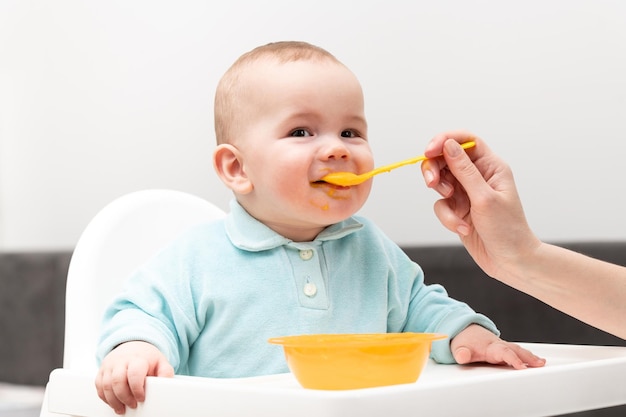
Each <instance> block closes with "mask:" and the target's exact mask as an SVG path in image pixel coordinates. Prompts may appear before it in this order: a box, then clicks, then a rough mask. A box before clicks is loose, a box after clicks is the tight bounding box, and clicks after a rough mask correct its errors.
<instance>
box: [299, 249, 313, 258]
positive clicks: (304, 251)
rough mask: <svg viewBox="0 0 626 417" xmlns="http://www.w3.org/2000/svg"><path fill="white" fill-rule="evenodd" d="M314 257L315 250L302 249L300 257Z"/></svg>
mask: <svg viewBox="0 0 626 417" xmlns="http://www.w3.org/2000/svg"><path fill="white" fill-rule="evenodd" d="M312 257H313V250H311V249H302V250H301V251H300V259H302V260H303V261H308V260H309V259H311V258H312Z"/></svg>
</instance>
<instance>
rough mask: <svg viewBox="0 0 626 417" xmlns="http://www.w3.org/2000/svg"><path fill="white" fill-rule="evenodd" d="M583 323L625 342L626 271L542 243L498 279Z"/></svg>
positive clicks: (622, 268)
mask: <svg viewBox="0 0 626 417" xmlns="http://www.w3.org/2000/svg"><path fill="white" fill-rule="evenodd" d="M498 278H499V279H500V280H501V281H502V282H504V283H506V284H508V285H510V286H512V287H514V288H517V289H518V290H521V291H523V292H525V293H527V294H530V295H532V296H533V297H535V298H537V299H539V300H541V301H543V302H545V303H546V304H549V305H550V306H552V307H554V308H556V309H559V310H561V311H563V312H565V313H567V314H569V315H571V316H573V317H575V318H577V319H579V320H581V321H583V322H585V323H588V324H590V325H592V326H594V327H597V328H599V329H602V330H604V331H606V332H609V333H612V334H614V335H616V336H618V337H621V338H623V339H626V268H625V267H622V266H618V265H615V264H611V263H607V262H604V261H600V260H598V259H594V258H590V257H588V256H585V255H582V254H580V253H577V252H574V251H571V250H568V249H565V248H562V247H558V246H555V245H550V244H547V243H542V244H541V245H540V246H539V247H538V248H537V250H536V251H535V252H534V253H533V254H532V255H531V256H529V257H527V258H525V259H523V260H521V262H520V263H519V264H518V265H517V266H516V267H515V268H512V270H511V271H509V272H508V273H505V274H503V276H502V277H498Z"/></svg>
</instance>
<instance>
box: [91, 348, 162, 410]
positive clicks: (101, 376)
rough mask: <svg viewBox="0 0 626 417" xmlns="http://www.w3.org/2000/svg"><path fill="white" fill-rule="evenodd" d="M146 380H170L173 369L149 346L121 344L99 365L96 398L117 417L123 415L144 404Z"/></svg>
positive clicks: (157, 351) (158, 352) (159, 353)
mask: <svg viewBox="0 0 626 417" xmlns="http://www.w3.org/2000/svg"><path fill="white" fill-rule="evenodd" d="M146 376H165V377H172V376H174V368H172V366H171V365H170V363H169V362H168V361H167V359H166V358H165V356H164V355H163V354H162V353H161V352H160V351H159V350H158V349H157V348H156V347H155V346H154V345H151V344H150V343H146V342H126V343H122V344H121V345H119V346H118V347H116V348H115V349H113V350H112V351H111V352H109V354H108V355H107V356H106V357H105V358H104V360H103V361H102V365H101V366H100V370H99V371H98V375H97V376H96V388H97V390H98V396H99V397H100V398H101V399H102V401H104V402H105V403H107V404H109V405H110V406H111V408H113V410H115V413H116V414H124V413H125V412H126V406H128V407H130V408H136V407H137V403H138V402H143V401H144V400H145V396H146V392H145V381H146Z"/></svg>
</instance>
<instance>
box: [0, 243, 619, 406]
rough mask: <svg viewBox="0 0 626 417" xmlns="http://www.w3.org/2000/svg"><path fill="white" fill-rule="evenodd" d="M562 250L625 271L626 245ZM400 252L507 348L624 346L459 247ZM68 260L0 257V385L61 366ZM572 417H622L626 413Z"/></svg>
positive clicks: (35, 379) (40, 380) (33, 378)
mask: <svg viewBox="0 0 626 417" xmlns="http://www.w3.org/2000/svg"><path fill="white" fill-rule="evenodd" d="M563 246H566V247H570V248H571V249H574V250H576V251H579V252H582V253H586V254H588V255H590V256H593V257H596V258H600V259H605V260H607V261H610V262H614V263H617V264H621V265H625V266H626V242H584V243H574V244H563ZM403 249H404V250H405V252H406V253H407V254H408V255H409V256H410V257H411V258H412V259H414V260H415V261H417V262H418V263H419V264H420V265H421V266H422V268H423V269H424V272H425V274H426V281H427V283H440V284H442V285H444V286H445V287H446V289H447V290H448V292H449V293H450V295H451V296H452V297H454V298H457V299H459V300H463V301H465V302H467V303H468V304H469V305H471V306H472V307H473V308H474V309H475V310H477V311H479V312H481V313H484V314H486V315H487V316H489V317H490V318H492V319H493V320H494V321H495V322H496V324H497V325H498V327H499V328H500V330H501V331H502V336H503V338H505V339H507V340H512V341H525V342H546V343H568V344H590V345H618V346H626V341H624V340H621V339H619V338H617V337H614V336H611V335H609V334H606V333H604V332H602V331H600V330H597V329H595V328H593V327H591V326H588V325H586V324H584V323H581V322H579V321H578V320H575V319H573V318H571V317H569V316H567V315H565V314H563V313H561V312H559V311H557V310H555V309H553V308H551V307H549V306H547V305H545V304H543V303H541V302H539V301H537V300H535V299H533V298H532V297H529V296H527V295H525V294H523V293H520V292H518V291H516V290H514V289H512V288H509V287H507V286H506V285H503V284H501V283H499V282H497V281H495V280H493V279H490V278H488V277H487V276H486V275H485V274H484V273H483V272H482V271H481V270H480V269H479V268H478V267H477V266H476V265H475V264H474V262H473V260H472V259H471V258H470V257H469V255H468V254H467V253H466V251H465V249H464V248H463V247H461V246H431V247H406V248H403ZM70 258H71V253H70V252H53V253H43V252H40V253H4V254H0V382H8V383H15V384H26V385H34V386H43V385H45V383H46V382H47V380H48V375H49V373H50V371H51V370H52V369H54V368H58V367H61V366H62V362H63V328H64V299H65V277H66V274H67V269H68V265H69V261H70ZM590 279H593V277H590ZM625 319H626V318H625ZM522 397H523V395H522ZM575 415H576V416H596V417H601V416H607V417H608V416H623V415H626V406H624V407H614V408H610V409H604V410H596V411H592V412H585V413H578V414H575Z"/></svg>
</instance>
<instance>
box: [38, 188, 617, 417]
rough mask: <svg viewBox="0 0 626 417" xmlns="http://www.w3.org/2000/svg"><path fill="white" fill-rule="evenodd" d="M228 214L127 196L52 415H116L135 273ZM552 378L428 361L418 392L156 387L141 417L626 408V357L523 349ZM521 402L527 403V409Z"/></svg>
mask: <svg viewBox="0 0 626 417" xmlns="http://www.w3.org/2000/svg"><path fill="white" fill-rule="evenodd" d="M222 216H224V213H223V212H222V211H221V210H219V209H218V208H216V207H215V206H213V205H212V204H210V203H208V202H206V201H204V200H202V199H200V198H197V197H194V196H191V195H189V194H185V193H182V192H177V191H166V190H150V191H141V192H136V193H131V194H129V195H126V196H123V197H121V198H119V199H117V200H115V201H113V202H112V203H110V204H109V205H108V206H107V207H105V208H104V209H103V210H102V211H101V212H100V213H98V215H97V216H96V217H95V218H94V219H93V220H92V222H91V223H90V224H89V225H88V226H87V228H86V229H85V231H84V233H83V235H82V236H81V238H80V240H79V242H78V244H77V246H76V249H75V251H74V254H73V256H72V260H71V263H70V269H69V273H68V280H67V300H66V327H65V351H64V359H63V368H62V369H56V370H54V371H52V373H51V374H50V380H49V382H48V385H47V387H46V394H45V398H44V404H43V406H42V410H41V417H54V416H57V417H58V416H78V417H115V416H116V415H115V413H114V412H113V410H112V409H111V408H110V407H109V406H107V405H106V404H105V403H104V402H102V401H101V400H100V399H99V398H98V395H97V393H96V389H95V385H94V377H95V374H96V362H95V356H94V352H95V345H96V339H97V332H98V329H99V325H100V317H101V315H102V313H103V310H104V308H105V305H106V304H107V303H108V302H109V300H110V299H111V298H112V297H113V295H114V294H115V293H116V292H117V291H118V289H119V288H120V286H121V284H122V282H123V281H124V280H125V279H126V277H127V276H128V275H129V273H130V272H131V271H132V270H133V269H134V268H135V267H136V266H138V265H139V264H141V263H142V262H143V261H145V260H146V259H147V258H148V257H150V256H151V255H152V254H153V253H154V252H156V251H157V250H158V249H159V248H161V247H162V246H164V245H165V244H166V243H167V242H168V241H170V240H171V239H173V238H174V237H175V236H176V235H177V234H178V233H180V232H181V231H182V230H183V229H186V228H187V227H190V226H192V225H194V224H196V223H199V222H203V221H209V220H212V219H217V218H219V217H222ZM522 345H523V346H525V347H527V348H528V349H530V350H532V351H534V352H535V353H536V354H538V355H540V356H543V357H544V358H547V360H548V363H547V365H546V367H544V368H536V369H527V370H523V371H513V370H510V369H506V368H505V367H496V366H480V365H478V366H460V365H437V364H435V363H433V362H429V363H428V364H427V366H426V368H425V369H424V371H423V373H422V375H421V376H420V378H419V379H418V381H417V382H416V383H414V384H404V385H396V386H390V387H380V388H368V389H362V390H347V391H319V390H307V389H304V388H302V387H300V386H299V384H298V383H297V381H296V380H295V378H294V377H293V376H292V375H291V374H281V375H270V376H263V377H256V378H234V379H230V380H228V379H214V378H201V377H185V376H175V377H174V378H156V377H148V378H147V379H146V401H145V402H144V403H141V404H140V405H139V406H138V407H137V409H135V410H130V409H129V410H127V413H126V415H127V416H136V417H171V416H184V417H205V416H207V415H216V416H220V417H249V416H257V417H291V416H293V415H294V414H297V415H298V416H299V417H340V416H341V417H343V416H354V415H358V416H361V417H378V416H381V415H389V416H394V417H409V416H416V415H428V416H430V417H447V416H455V415H463V416H465V417H484V416H488V415H489V416H495V415H497V416H501V415H506V416H509V417H516V416H517V417H533V416H535V417H537V416H548V415H560V414H565V413H572V412H577V411H584V410H589V409H593V408H602V407H610V406H614V405H619V404H626V391H625V390H624V386H625V385H626V348H624V347H607V346H568V345H549V344H537V343H523V344H522ZM520 399H521V401H520Z"/></svg>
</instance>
